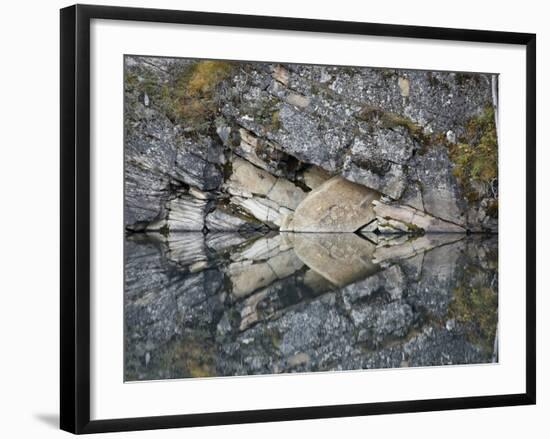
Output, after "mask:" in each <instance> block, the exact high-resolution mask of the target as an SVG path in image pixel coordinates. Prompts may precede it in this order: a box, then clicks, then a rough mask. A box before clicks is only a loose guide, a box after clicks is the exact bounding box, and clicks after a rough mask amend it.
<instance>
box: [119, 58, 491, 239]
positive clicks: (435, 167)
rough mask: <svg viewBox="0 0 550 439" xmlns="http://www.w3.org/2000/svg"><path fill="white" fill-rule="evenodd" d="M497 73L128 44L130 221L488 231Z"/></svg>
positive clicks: (204, 227) (188, 226)
mask: <svg viewBox="0 0 550 439" xmlns="http://www.w3.org/2000/svg"><path fill="white" fill-rule="evenodd" d="M496 79H497V78H496V76H495V75H490V74H481V73H471V74H467V73H450V72H448V73H445V72H427V71H412V70H400V69H378V68H366V67H361V68H359V67H328V66H305V65H295V64H285V65H282V64H269V63H238V62H222V61H206V60H186V59H171V58H153V57H135V56H128V57H126V58H125V118H124V120H125V227H126V229H127V230H130V231H143V230H157V231H162V232H163V233H170V232H171V231H184V230H187V231H228V230H233V231H238V230H241V229H242V230H251V229H252V230H253V229H258V228H262V227H264V228H270V229H281V230H294V231H307V232H343V231H345V232H355V231H358V230H360V229H362V228H365V227H366V228H367V229H368V230H365V231H366V232H368V233H372V232H375V233H377V234H380V233H397V232H400V233H403V232H407V233H409V232H414V233H418V232H419V231H420V232H421V231H424V232H432V231H437V232H464V231H467V230H468V231H474V232H483V231H490V232H496V231H497V228H498V176H497V135H496V118H495V114H496V107H495V105H496V102H497V99H496V96H495V93H496V90H497V88H496V87H493V86H492V84H496ZM376 203H378V204H376ZM373 220H376V221H375V222H373Z"/></svg>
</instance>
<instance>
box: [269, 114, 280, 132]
mask: <svg viewBox="0 0 550 439" xmlns="http://www.w3.org/2000/svg"><path fill="white" fill-rule="evenodd" d="M280 128H281V119H280V117H279V110H277V111H274V112H273V113H272V114H271V131H278V130H279V129H280Z"/></svg>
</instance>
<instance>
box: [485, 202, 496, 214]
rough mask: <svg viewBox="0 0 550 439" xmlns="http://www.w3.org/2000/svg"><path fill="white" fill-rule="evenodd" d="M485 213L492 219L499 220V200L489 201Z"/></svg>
mask: <svg viewBox="0 0 550 439" xmlns="http://www.w3.org/2000/svg"><path fill="white" fill-rule="evenodd" d="M485 211H486V212H487V215H489V216H490V217H492V218H498V200H491V201H489V204H488V205H487V209H486V210H485Z"/></svg>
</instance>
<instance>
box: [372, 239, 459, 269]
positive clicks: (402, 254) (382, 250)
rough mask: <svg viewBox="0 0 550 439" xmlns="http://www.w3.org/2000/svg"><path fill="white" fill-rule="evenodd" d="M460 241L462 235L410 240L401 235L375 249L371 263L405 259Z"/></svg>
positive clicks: (385, 241)
mask: <svg viewBox="0 0 550 439" xmlns="http://www.w3.org/2000/svg"><path fill="white" fill-rule="evenodd" d="M403 238H405V239H403ZM461 239H464V235H461V234H454V233H434V234H431V235H422V236H418V237H414V238H412V239H411V238H407V237H406V236H403V235H401V236H399V237H397V238H395V239H389V240H384V241H383V242H382V244H381V245H379V246H377V247H376V250H375V251H374V252H373V255H372V258H373V262H375V263H377V264H381V263H382V262H385V261H396V260H399V259H406V258H410V257H412V256H415V255H417V254H420V253H423V252H426V251H428V250H431V249H432V248H435V247H439V246H441V245H445V244H450V243H452V242H455V241H460V240H461Z"/></svg>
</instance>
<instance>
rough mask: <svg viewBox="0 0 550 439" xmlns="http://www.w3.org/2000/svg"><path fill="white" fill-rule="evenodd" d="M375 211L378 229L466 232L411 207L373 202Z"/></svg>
mask: <svg viewBox="0 0 550 439" xmlns="http://www.w3.org/2000/svg"><path fill="white" fill-rule="evenodd" d="M373 205H374V207H373V209H374V212H375V214H376V217H377V221H378V229H379V230H381V231H384V229H383V227H385V226H389V227H390V228H393V229H396V230H398V231H401V232H409V231H410V232H415V231H418V229H422V230H423V231H425V232H430V233H431V232H434V233H464V232H465V231H466V230H465V229H464V228H463V227H461V226H459V225H457V224H454V223H452V222H448V221H443V220H442V219H439V218H435V217H433V216H431V215H428V214H427V213H424V212H422V211H419V210H416V209H413V208H412V207H409V206H400V205H390V204H385V203H382V202H381V201H378V200H375V201H373Z"/></svg>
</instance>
